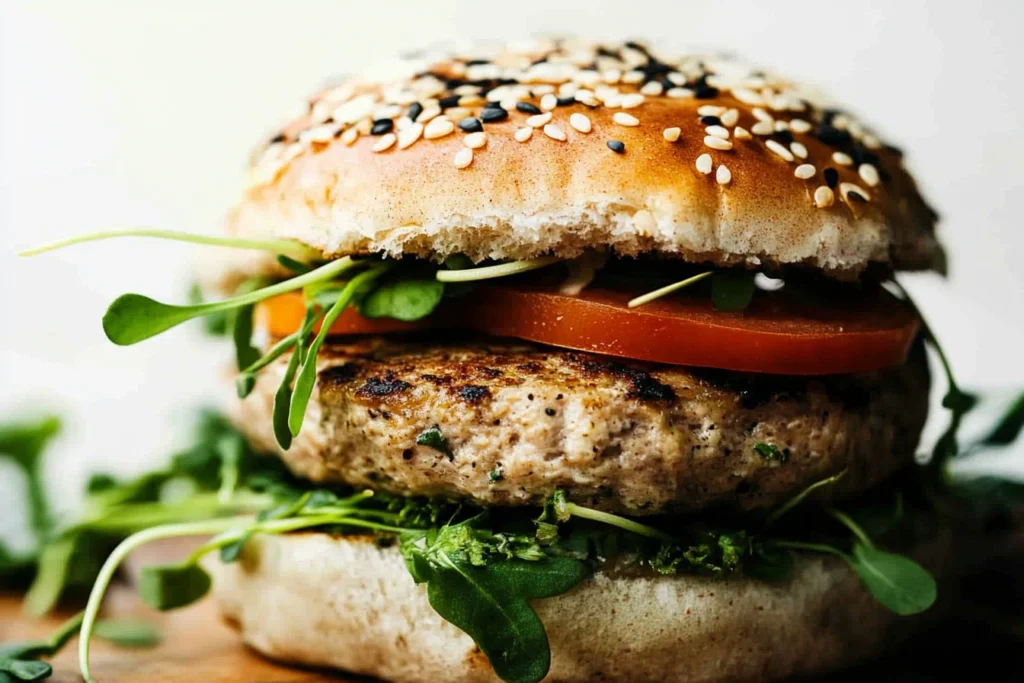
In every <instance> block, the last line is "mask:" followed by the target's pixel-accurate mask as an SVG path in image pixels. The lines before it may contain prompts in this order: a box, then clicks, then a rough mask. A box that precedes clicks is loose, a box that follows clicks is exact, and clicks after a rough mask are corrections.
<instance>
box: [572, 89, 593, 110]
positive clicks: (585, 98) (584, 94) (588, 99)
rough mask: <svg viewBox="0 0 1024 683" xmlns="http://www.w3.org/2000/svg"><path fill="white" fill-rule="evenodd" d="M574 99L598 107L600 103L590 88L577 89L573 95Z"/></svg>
mask: <svg viewBox="0 0 1024 683" xmlns="http://www.w3.org/2000/svg"><path fill="white" fill-rule="evenodd" d="M573 99H574V100H576V101H577V102H581V103H583V104H586V105H589V106H591V107H596V106H597V105H598V104H600V102H598V100H597V97H596V96H595V95H594V93H592V92H591V91H589V90H577V91H576V94H575V95H573Z"/></svg>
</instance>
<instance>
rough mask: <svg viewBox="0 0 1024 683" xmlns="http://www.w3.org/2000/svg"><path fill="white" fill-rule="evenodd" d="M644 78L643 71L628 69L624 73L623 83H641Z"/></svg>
mask: <svg viewBox="0 0 1024 683" xmlns="http://www.w3.org/2000/svg"><path fill="white" fill-rule="evenodd" d="M642 80H644V72H643V71H627V72H626V73H624V74H622V82H623V83H639V82H640V81H642Z"/></svg>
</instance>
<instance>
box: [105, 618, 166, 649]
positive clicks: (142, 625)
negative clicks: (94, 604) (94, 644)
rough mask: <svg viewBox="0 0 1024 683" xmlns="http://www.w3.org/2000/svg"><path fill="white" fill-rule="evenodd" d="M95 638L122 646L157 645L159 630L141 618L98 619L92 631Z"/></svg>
mask: <svg viewBox="0 0 1024 683" xmlns="http://www.w3.org/2000/svg"><path fill="white" fill-rule="evenodd" d="M93 633H94V634H95V635H96V637H97V638H100V639H102V640H106V641H107V642H110V643H113V644H114V645H117V646H118V647H124V648H145V647H153V646H155V645H159V644H160V641H161V636H160V631H158V630H157V629H156V627H155V626H153V624H151V623H149V622H148V621H143V620H141V619H123V620H117V621H111V620H106V621H98V622H96V628H95V630H94V631H93Z"/></svg>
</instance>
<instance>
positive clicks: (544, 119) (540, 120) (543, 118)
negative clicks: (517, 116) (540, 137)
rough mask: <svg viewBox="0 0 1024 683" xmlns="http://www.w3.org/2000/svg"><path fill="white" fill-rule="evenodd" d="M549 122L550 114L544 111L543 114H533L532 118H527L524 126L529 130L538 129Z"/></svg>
mask: <svg viewBox="0 0 1024 683" xmlns="http://www.w3.org/2000/svg"><path fill="white" fill-rule="evenodd" d="M550 122H551V112H549V111H546V112H544V113H543V114H534V115H533V116H530V117H527V119H526V125H528V126H529V127H530V128H540V127H541V126H543V125H545V124H547V123H550Z"/></svg>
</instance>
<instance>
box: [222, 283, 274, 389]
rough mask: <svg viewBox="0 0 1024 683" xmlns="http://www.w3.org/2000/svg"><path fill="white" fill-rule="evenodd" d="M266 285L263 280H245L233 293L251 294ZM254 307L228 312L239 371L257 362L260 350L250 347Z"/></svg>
mask: <svg viewBox="0 0 1024 683" xmlns="http://www.w3.org/2000/svg"><path fill="white" fill-rule="evenodd" d="M266 285H267V282H266V281H265V280H264V279H263V278H252V279H250V280H246V281H245V282H243V283H242V284H241V285H240V286H239V287H238V290H237V291H236V292H235V295H236V296H243V295H245V294H251V293H252V292H255V291H257V290H259V289H262V288H263V287H265V286H266ZM255 311H256V307H255V305H254V304H247V305H245V306H239V307H237V308H234V309H232V310H231V311H229V312H228V329H230V330H231V340H232V341H233V342H234V344H235V364H236V366H237V367H238V369H239V371H241V370H244V369H245V368H246V367H248V366H249V365H252V364H253V363H255V362H256V361H258V360H259V358H260V356H261V355H262V354H261V353H260V350H259V349H257V348H256V347H254V346H253V345H252V329H253V315H254V314H255Z"/></svg>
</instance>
